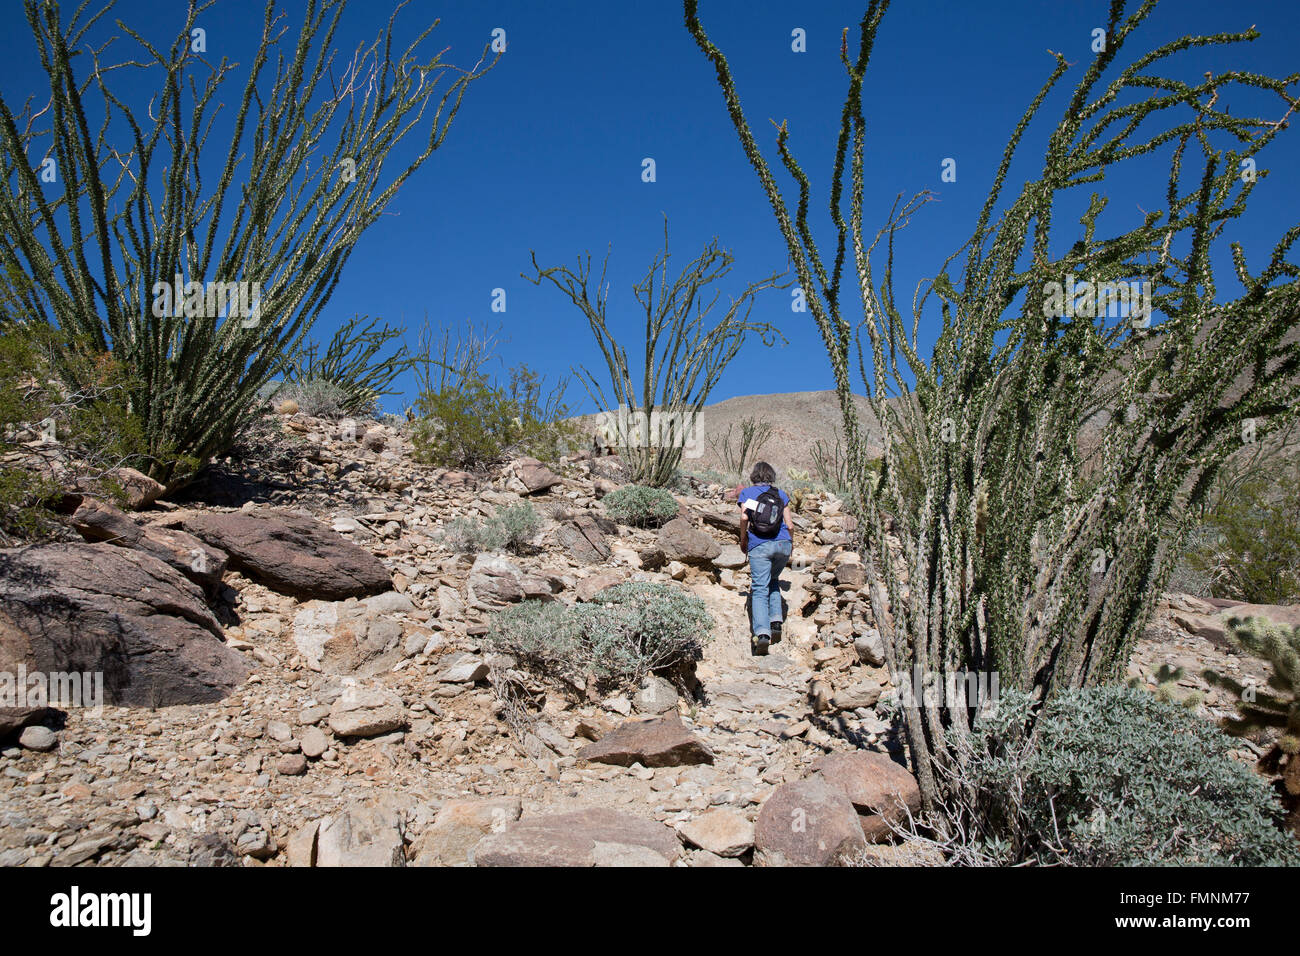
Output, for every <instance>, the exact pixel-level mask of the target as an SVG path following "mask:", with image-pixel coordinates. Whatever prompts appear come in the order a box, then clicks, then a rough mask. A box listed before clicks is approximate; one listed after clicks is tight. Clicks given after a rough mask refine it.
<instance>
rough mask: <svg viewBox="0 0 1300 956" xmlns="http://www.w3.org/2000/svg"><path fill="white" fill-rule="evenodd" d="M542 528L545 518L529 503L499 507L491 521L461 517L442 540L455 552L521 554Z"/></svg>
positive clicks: (452, 524)
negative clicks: (505, 552) (507, 552)
mask: <svg viewBox="0 0 1300 956" xmlns="http://www.w3.org/2000/svg"><path fill="white" fill-rule="evenodd" d="M541 529H542V516H541V515H539V514H538V513H537V509H536V508H534V507H533V506H532V505H531V504H529V503H528V502H526V501H520V502H518V503H516V504H513V505H505V506H502V507H499V508H497V510H496V514H495V515H493V516H492V517H491V518H487V519H484V520H480V519H477V518H472V517H460V518H456V519H455V520H453V521H451V522H450V523H449V524H448V525H447V526H446V528H444V529H443V532H442V541H443V544H445V545H446V546H447V547H448V548H450V549H451V550H452V551H457V552H460V553H462V554H479V553H480V552H483V551H500V550H501V549H503V548H504V549H505V550H507V551H513V552H514V553H515V554H520V553H522V552H524V551H526V550H527V549H528V546H529V545H530V544H531V542H532V540H533V538H535V537H537V532H539V531H540V530H541Z"/></svg>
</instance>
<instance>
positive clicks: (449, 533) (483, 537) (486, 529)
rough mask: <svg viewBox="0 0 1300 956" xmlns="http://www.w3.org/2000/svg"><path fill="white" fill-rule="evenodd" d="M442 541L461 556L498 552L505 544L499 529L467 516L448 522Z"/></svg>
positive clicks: (496, 526) (487, 522)
mask: <svg viewBox="0 0 1300 956" xmlns="http://www.w3.org/2000/svg"><path fill="white" fill-rule="evenodd" d="M442 541H443V544H445V545H446V546H447V547H448V548H450V549H451V550H452V551H457V552H459V553H461V554H479V553H481V552H483V551H499V550H501V546H502V545H503V544H504V543H505V539H504V537H503V535H502V533H501V527H500V526H499V525H498V524H496V523H495V522H493V521H492V520H491V519H489V520H486V521H484V520H480V519H478V518H471V517H468V516H464V517H460V518H456V519H454V520H452V521H450V522H449V523H448V524H447V526H446V527H445V528H444V529H443V532H442Z"/></svg>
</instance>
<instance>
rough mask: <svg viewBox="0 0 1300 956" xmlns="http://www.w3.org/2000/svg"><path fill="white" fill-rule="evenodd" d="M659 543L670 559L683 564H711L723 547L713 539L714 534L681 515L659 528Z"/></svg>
mask: <svg viewBox="0 0 1300 956" xmlns="http://www.w3.org/2000/svg"><path fill="white" fill-rule="evenodd" d="M658 544H659V550H661V551H662V552H663V553H664V556H665V557H666V558H667V559H668V560H669V561H681V562H682V563H683V564H697V565H698V564H709V563H710V562H712V561H713V559H714V558H716V557H717V556H718V555H719V554H721V553H722V547H721V546H720V545H719V544H718V542H716V541H714V540H713V535H711V534H709V533H708V532H707V531H703V530H701V529H699V528H697V527H695V525H693V524H691V522H690V520H688V519H687V518H681V517H678V518H674V519H673V520H672V521H669V522H667V523H666V524H665V525H664V526H663V527H662V528H660V529H659V538H658Z"/></svg>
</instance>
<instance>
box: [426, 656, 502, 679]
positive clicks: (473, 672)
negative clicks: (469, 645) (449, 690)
mask: <svg viewBox="0 0 1300 956" xmlns="http://www.w3.org/2000/svg"><path fill="white" fill-rule="evenodd" d="M490 670H491V668H490V667H489V666H488V664H487V662H485V661H484V660H483V658H481V657H476V656H475V655H473V654H458V655H457V656H456V657H455V658H453V659H451V660H449V661H447V666H446V667H444V668H443V669H442V670H441V671H440V672H439V673H438V676H437V678H435V679H436V680H438V681H439V682H440V683H443V684H473V683H475V682H477V681H481V680H485V679H486V678H487V676H488V673H489V672H490Z"/></svg>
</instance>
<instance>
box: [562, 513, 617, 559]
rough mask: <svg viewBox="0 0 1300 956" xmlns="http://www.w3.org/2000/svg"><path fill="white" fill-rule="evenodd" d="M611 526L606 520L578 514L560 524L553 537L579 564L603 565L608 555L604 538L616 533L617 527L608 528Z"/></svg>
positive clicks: (607, 546)
mask: <svg viewBox="0 0 1300 956" xmlns="http://www.w3.org/2000/svg"><path fill="white" fill-rule="evenodd" d="M611 524H612V522H610V521H609V519H607V518H603V519H598V518H597V517H596V516H594V515H589V514H580V515H578V516H577V517H575V518H573V519H571V520H569V521H566V522H564V523H563V524H561V525H560V526H559V528H558V529H556V532H555V537H556V540H558V541H559V543H560V544H561V546H563V547H564V549H565V550H566V551H568V552H569V554H571V555H572V556H573V558H574V560H575V561H577V562H579V563H580V564H604V563H605V562H606V561H608V560H609V554H610V550H609V542H608V541H606V540H605V536H606V535H607V534H615V533H617V526H614V527H610V525H611Z"/></svg>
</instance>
